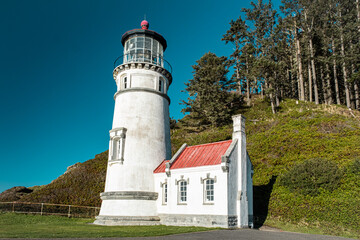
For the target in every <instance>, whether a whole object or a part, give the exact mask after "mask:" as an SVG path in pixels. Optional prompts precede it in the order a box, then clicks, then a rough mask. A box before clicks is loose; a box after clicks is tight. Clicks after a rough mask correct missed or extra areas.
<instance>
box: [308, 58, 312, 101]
mask: <svg viewBox="0 0 360 240" xmlns="http://www.w3.org/2000/svg"><path fill="white" fill-rule="evenodd" d="M308 81H309V101H310V102H312V101H313V96H312V95H313V92H312V76H311V66H310V61H309V62H308Z"/></svg>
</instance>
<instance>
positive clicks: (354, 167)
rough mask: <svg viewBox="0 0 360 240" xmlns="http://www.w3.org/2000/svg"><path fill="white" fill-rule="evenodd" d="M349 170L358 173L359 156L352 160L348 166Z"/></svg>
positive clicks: (359, 169) (359, 172) (359, 167)
mask: <svg viewBox="0 0 360 240" xmlns="http://www.w3.org/2000/svg"><path fill="white" fill-rule="evenodd" d="M349 172H350V173H354V174H360V158H357V159H355V160H354V162H353V163H352V164H351V165H350V166H349Z"/></svg>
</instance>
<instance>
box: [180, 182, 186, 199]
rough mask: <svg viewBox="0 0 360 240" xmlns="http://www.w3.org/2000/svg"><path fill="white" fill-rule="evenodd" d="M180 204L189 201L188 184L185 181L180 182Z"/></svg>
mask: <svg viewBox="0 0 360 240" xmlns="http://www.w3.org/2000/svg"><path fill="white" fill-rule="evenodd" d="M179 193H180V198H179V201H180V202H186V200H187V183H186V182H185V181H181V182H180V191H179Z"/></svg>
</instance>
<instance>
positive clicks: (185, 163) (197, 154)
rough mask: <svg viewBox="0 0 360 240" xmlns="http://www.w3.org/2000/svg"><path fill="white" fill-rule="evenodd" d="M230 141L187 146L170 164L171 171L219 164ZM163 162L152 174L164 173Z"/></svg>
mask: <svg viewBox="0 0 360 240" xmlns="http://www.w3.org/2000/svg"><path fill="white" fill-rule="evenodd" d="M231 142H232V140H227V141H222V142H215V143H207V144H202V145H196V146H188V147H186V148H185V149H184V151H183V152H182V153H181V154H180V155H179V157H178V158H177V159H176V160H175V161H174V162H173V163H172V164H171V167H170V170H171V169H177V168H189V167H200V166H208V165H217V164H221V156H223V155H224V154H225V152H226V150H227V149H228V148H229V146H230V144H231ZM166 162H168V160H167V161H163V162H162V163H161V164H160V165H159V166H158V167H157V168H156V169H155V170H154V173H160V172H165V163H166Z"/></svg>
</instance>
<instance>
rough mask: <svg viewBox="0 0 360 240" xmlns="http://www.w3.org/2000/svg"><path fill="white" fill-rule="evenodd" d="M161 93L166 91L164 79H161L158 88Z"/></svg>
mask: <svg viewBox="0 0 360 240" xmlns="http://www.w3.org/2000/svg"><path fill="white" fill-rule="evenodd" d="M158 90H159V92H163V91H164V80H163V78H162V77H160V78H159V88H158Z"/></svg>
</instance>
